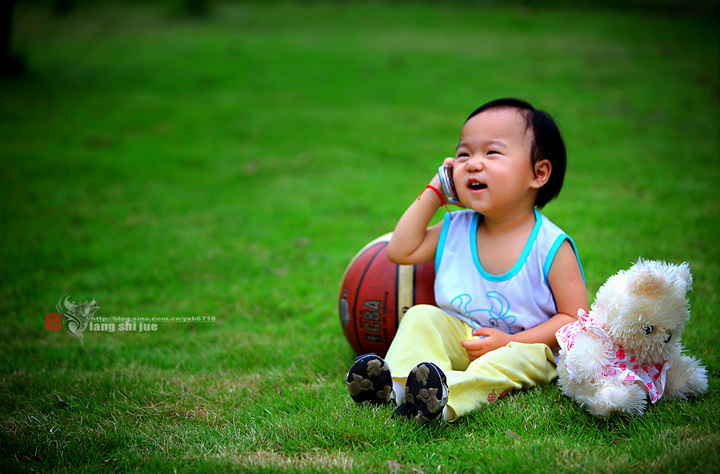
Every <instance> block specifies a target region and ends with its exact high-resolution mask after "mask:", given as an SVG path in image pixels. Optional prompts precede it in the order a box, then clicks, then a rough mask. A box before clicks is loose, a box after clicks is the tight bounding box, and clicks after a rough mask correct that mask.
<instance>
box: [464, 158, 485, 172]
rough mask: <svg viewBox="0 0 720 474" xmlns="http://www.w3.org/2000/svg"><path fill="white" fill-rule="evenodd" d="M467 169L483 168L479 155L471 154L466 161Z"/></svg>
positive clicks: (478, 169)
mask: <svg viewBox="0 0 720 474" xmlns="http://www.w3.org/2000/svg"><path fill="white" fill-rule="evenodd" d="M466 167H467V170H468V171H480V170H482V169H483V160H482V158H481V157H480V156H479V155H473V156H471V157H470V159H469V160H468V162H467V166H466Z"/></svg>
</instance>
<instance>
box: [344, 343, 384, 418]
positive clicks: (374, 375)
mask: <svg viewBox="0 0 720 474" xmlns="http://www.w3.org/2000/svg"><path fill="white" fill-rule="evenodd" d="M346 381H347V387H348V391H349V392H350V397H351V398H352V399H353V401H354V402H355V403H358V404H362V405H385V404H388V403H392V401H391V396H392V388H393V381H392V376H391V375H390V367H389V366H388V365H387V363H386V362H385V361H384V360H383V359H381V358H380V357H378V356H376V355H375V354H366V355H363V356H360V357H358V358H357V360H356V361H355V364H354V365H353V366H352V368H351V369H350V372H348V375H347V379H346Z"/></svg>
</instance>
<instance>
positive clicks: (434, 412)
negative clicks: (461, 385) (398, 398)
mask: <svg viewBox="0 0 720 474" xmlns="http://www.w3.org/2000/svg"><path fill="white" fill-rule="evenodd" d="M447 401H448V386H447V378H446V377H445V373H444V372H443V371H442V370H440V367H438V366H437V365H435V364H433V363H432V362H421V363H420V364H418V365H416V366H415V368H414V369H412V370H411V371H410V374H408V378H407V382H406V383H405V402H404V403H401V404H400V406H399V407H397V409H396V410H395V416H401V417H403V418H407V419H408V420H415V421H416V422H418V423H420V424H421V425H424V424H427V423H430V422H434V423H437V424H438V425H439V424H442V421H443V417H442V412H443V408H445V405H446V404H447Z"/></svg>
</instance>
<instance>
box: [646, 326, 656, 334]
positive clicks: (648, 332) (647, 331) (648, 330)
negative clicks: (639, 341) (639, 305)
mask: <svg viewBox="0 0 720 474" xmlns="http://www.w3.org/2000/svg"><path fill="white" fill-rule="evenodd" d="M653 329H655V327H654V326H645V334H650V333H651V332H653Z"/></svg>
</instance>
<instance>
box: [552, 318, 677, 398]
mask: <svg viewBox="0 0 720 474" xmlns="http://www.w3.org/2000/svg"><path fill="white" fill-rule="evenodd" d="M588 331H590V332H592V333H594V334H595V335H596V336H598V337H599V338H600V339H601V340H602V341H603V344H604V345H605V347H606V349H607V351H608V353H609V354H613V355H614V360H611V361H610V363H609V364H607V365H605V367H604V368H603V373H602V376H603V377H609V378H613V379H617V380H620V381H622V382H640V383H642V384H643V386H644V387H645V390H646V391H647V392H648V396H649V397H650V400H651V401H652V403H657V401H658V400H659V399H660V397H662V394H663V391H664V387H665V375H666V373H667V370H668V369H669V368H670V362H669V361H666V362H664V363H661V364H642V365H641V364H640V363H638V362H637V360H636V357H635V355H634V354H633V353H632V351H630V350H629V349H625V348H623V347H622V346H621V345H618V344H616V343H615V342H613V340H612V338H611V337H610V335H609V334H608V333H607V332H606V331H605V329H603V328H602V327H601V326H598V325H596V324H595V323H594V321H593V319H592V317H591V316H590V315H589V314H587V313H585V311H583V310H580V311H578V320H577V321H575V322H574V323H571V324H568V325H566V326H564V327H562V328H561V329H560V330H559V331H558V333H557V340H558V343H559V344H560V349H561V350H563V351H568V350H571V349H572V347H573V346H574V345H575V339H576V338H577V337H578V335H580V334H582V333H584V332H588ZM565 368H566V369H567V371H568V374H570V376H572V375H573V373H574V371H575V370H574V367H570V366H568V364H565Z"/></svg>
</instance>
